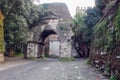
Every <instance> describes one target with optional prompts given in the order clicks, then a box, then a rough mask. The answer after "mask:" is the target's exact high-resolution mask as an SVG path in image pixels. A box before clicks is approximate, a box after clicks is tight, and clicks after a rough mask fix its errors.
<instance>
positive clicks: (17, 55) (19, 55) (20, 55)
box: [14, 53, 24, 57]
mask: <svg viewBox="0 0 120 80" xmlns="http://www.w3.org/2000/svg"><path fill="white" fill-rule="evenodd" d="M14 56H16V57H23V56H24V54H23V53H14Z"/></svg>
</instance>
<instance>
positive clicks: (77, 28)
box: [73, 13, 87, 57]
mask: <svg viewBox="0 0 120 80" xmlns="http://www.w3.org/2000/svg"><path fill="white" fill-rule="evenodd" d="M84 16H85V15H84V14H82V13H77V14H76V15H75V18H74V19H73V22H74V28H73V32H74V38H73V42H74V43H73V45H74V47H75V49H76V51H77V52H78V53H79V55H80V57H83V56H84V55H83V54H82V53H81V52H82V51H83V50H82V44H83V43H85V42H86V41H87V27H86V25H85V23H84Z"/></svg>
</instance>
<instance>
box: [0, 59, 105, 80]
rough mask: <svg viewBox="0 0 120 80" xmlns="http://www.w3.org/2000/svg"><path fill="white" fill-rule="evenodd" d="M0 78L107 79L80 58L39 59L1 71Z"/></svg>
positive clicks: (31, 79)
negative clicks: (67, 59)
mask: <svg viewBox="0 0 120 80" xmlns="http://www.w3.org/2000/svg"><path fill="white" fill-rule="evenodd" d="M0 80H107V79H104V77H103V76H102V75H100V74H98V73H96V71H95V70H94V69H93V68H90V67H89V66H88V65H86V64H85V60H83V59H79V60H76V61H72V62H61V61H59V60H58V59H47V60H37V61H32V62H28V63H26V64H23V65H19V66H16V67H12V68H9V69H6V70H1V71H0Z"/></svg>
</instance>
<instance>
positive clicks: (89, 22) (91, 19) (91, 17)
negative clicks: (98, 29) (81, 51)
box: [84, 7, 102, 45]
mask: <svg viewBox="0 0 120 80" xmlns="http://www.w3.org/2000/svg"><path fill="white" fill-rule="evenodd" d="M86 13H87V15H86V16H85V17H84V22H85V24H86V26H87V28H88V34H87V35H88V44H89V45H90V44H91V40H92V38H93V27H94V26H95V25H96V24H97V22H98V21H99V20H100V18H101V16H102V12H101V10H99V9H98V8H96V7H95V8H88V9H87V11H86Z"/></svg>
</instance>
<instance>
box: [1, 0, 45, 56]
mask: <svg viewBox="0 0 120 80" xmlns="http://www.w3.org/2000/svg"><path fill="white" fill-rule="evenodd" d="M32 1H34V0H1V1H0V5H1V8H2V11H3V14H4V16H5V19H4V27H5V31H4V32H5V42H6V48H7V52H8V53H10V54H11V56H13V53H14V50H15V51H21V47H22V45H23V44H25V43H26V41H27V32H28V29H29V28H31V27H33V26H34V24H35V22H36V21H38V20H39V18H40V17H41V16H42V15H43V14H44V10H43V9H42V8H41V6H40V5H39V6H37V5H34V4H33V2H32Z"/></svg>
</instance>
